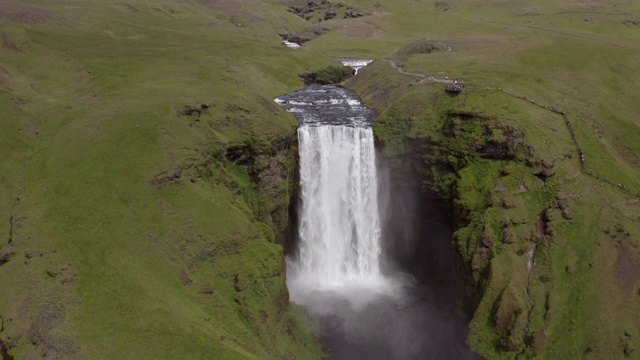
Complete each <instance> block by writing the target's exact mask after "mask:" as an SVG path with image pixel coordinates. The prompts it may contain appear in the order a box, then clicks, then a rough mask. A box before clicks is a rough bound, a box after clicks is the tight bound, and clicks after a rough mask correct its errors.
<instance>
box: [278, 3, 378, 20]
mask: <svg viewBox="0 0 640 360" xmlns="http://www.w3.org/2000/svg"><path fill="white" fill-rule="evenodd" d="M289 12H291V13H294V14H296V15H298V16H300V17H301V18H303V19H305V20H307V21H310V22H321V21H327V20H331V19H334V18H336V17H339V18H343V19H349V18H358V17H362V16H365V15H368V14H369V12H368V11H366V10H363V9H359V8H354V7H351V6H349V5H346V4H343V3H340V2H338V3H334V2H332V1H331V0H310V1H307V2H306V4H304V3H301V4H300V5H294V6H291V7H289Z"/></svg>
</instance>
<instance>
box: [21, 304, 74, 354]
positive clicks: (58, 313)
mask: <svg viewBox="0 0 640 360" xmlns="http://www.w3.org/2000/svg"><path fill="white" fill-rule="evenodd" d="M66 316H67V310H66V308H65V307H64V306H62V305H58V304H51V305H50V306H49V307H47V308H46V309H45V311H43V312H42V314H40V316H38V318H37V319H36V320H35V321H34V322H33V324H31V328H30V329H29V340H30V341H31V343H32V344H34V345H35V346H38V347H41V348H42V358H43V359H50V360H54V359H55V360H57V359H68V358H70V357H72V356H73V355H74V354H76V353H77V352H79V351H80V346H78V344H76V343H75V342H74V341H73V340H72V339H71V338H69V337H66V336H63V335H59V334H54V333H53V330H54V329H56V328H57V327H59V326H60V325H62V324H64V320H65V317H66Z"/></svg>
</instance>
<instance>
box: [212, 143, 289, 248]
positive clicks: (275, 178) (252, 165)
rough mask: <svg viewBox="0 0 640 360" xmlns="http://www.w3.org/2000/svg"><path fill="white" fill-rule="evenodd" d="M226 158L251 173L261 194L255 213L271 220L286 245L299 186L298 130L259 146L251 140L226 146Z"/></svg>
mask: <svg viewBox="0 0 640 360" xmlns="http://www.w3.org/2000/svg"><path fill="white" fill-rule="evenodd" d="M225 159H226V161H228V162H230V163H233V164H235V165H240V166H241V167H242V168H243V169H244V170H245V171H246V172H247V174H248V175H249V176H250V178H251V180H252V182H253V183H254V184H255V185H256V189H257V193H258V194H259V196H260V206H259V207H258V208H257V209H256V215H257V216H258V218H259V219H261V220H262V221H264V222H266V223H267V224H270V226H271V227H272V229H273V231H274V234H275V242H276V243H278V244H280V245H283V246H284V245H285V244H286V243H287V242H288V241H289V239H290V236H291V234H290V232H291V231H292V230H293V229H291V226H290V225H291V221H292V219H290V214H289V208H290V206H291V203H292V198H294V196H295V192H296V189H297V187H298V138H297V134H292V135H291V136H289V137H285V138H282V139H278V140H275V141H274V142H272V143H271V144H267V145H266V146H263V147H260V148H258V147H256V146H253V145H250V144H244V145H240V146H231V147H229V148H227V149H226V152H225Z"/></svg>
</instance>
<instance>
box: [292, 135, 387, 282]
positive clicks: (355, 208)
mask: <svg viewBox="0 0 640 360" xmlns="http://www.w3.org/2000/svg"><path fill="white" fill-rule="evenodd" d="M298 139H299V142H300V185H301V198H302V212H301V214H302V216H301V222H300V228H299V236H300V243H299V249H300V256H299V259H298V261H299V265H300V266H299V271H300V272H301V273H302V274H304V276H305V277H306V278H307V280H313V285H314V286H316V287H318V288H331V287H336V286H343V285H346V283H348V282H361V283H367V282H371V281H376V280H378V279H379V277H380V266H379V261H378V257H379V255H380V244H379V239H380V219H379V215H378V198H377V197H378V195H377V189H378V185H377V179H376V164H375V150H374V146H373V132H372V130H371V129H370V128H359V127H349V126H302V127H300V128H299V129H298Z"/></svg>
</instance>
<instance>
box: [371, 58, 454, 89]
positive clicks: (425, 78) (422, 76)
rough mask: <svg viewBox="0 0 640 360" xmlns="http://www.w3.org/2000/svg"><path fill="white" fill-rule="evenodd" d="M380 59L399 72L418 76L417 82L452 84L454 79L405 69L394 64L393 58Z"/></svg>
mask: <svg viewBox="0 0 640 360" xmlns="http://www.w3.org/2000/svg"><path fill="white" fill-rule="evenodd" d="M380 60H382V61H384V62H386V63H388V64H389V65H391V67H392V68H394V69H395V70H396V71H397V72H399V73H400V74H405V75H409V76H415V77H419V78H420V79H421V80H420V81H419V82H418V83H419V84H422V83H429V82H433V83H441V84H453V83H454V82H455V80H452V79H449V78H446V77H445V78H444V79H442V78H437V77H434V76H430V75H425V74H420V73H415V72H410V71H406V70H405V69H403V68H402V67H400V66H399V65H398V64H396V63H395V62H394V61H393V60H389V59H380Z"/></svg>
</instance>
